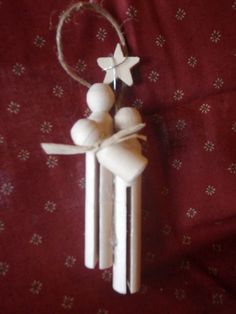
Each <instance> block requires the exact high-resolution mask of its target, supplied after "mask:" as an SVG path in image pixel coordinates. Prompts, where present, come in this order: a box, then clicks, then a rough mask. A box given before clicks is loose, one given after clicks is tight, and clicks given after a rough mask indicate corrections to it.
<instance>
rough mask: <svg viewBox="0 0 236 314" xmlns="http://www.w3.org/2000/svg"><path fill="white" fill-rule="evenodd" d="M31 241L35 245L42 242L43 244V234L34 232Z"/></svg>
mask: <svg viewBox="0 0 236 314" xmlns="http://www.w3.org/2000/svg"><path fill="white" fill-rule="evenodd" d="M30 243H31V244H33V245H35V246H39V245H40V244H42V236H41V235H39V234H37V233H34V234H33V235H32V237H31V239H30Z"/></svg>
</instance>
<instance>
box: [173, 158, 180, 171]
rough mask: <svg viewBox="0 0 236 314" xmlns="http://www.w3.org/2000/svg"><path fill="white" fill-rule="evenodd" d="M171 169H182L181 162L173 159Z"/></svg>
mask: <svg viewBox="0 0 236 314" xmlns="http://www.w3.org/2000/svg"><path fill="white" fill-rule="evenodd" d="M172 167H173V168H175V169H176V170H179V169H180V168H181V167H182V161H180V160H178V159H175V160H174V161H173V162H172Z"/></svg>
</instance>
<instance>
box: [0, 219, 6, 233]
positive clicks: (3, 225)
mask: <svg viewBox="0 0 236 314" xmlns="http://www.w3.org/2000/svg"><path fill="white" fill-rule="evenodd" d="M4 230H5V224H4V222H3V221H1V220H0V232H3V231H4Z"/></svg>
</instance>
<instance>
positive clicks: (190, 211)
mask: <svg viewBox="0 0 236 314" xmlns="http://www.w3.org/2000/svg"><path fill="white" fill-rule="evenodd" d="M196 214H197V211H196V209H194V208H192V207H190V208H189V209H188V210H187V212H186V216H187V217H188V218H190V219H192V218H193V217H194V216H196Z"/></svg>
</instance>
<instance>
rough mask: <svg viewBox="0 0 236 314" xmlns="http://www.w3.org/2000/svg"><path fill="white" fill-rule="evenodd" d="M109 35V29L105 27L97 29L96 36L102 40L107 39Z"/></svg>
mask: <svg viewBox="0 0 236 314" xmlns="http://www.w3.org/2000/svg"><path fill="white" fill-rule="evenodd" d="M106 37H107V31H106V29H105V28H102V27H100V28H99V29H98V31H97V34H96V38H97V39H98V40H100V41H102V42H103V41H105V39H106Z"/></svg>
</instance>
